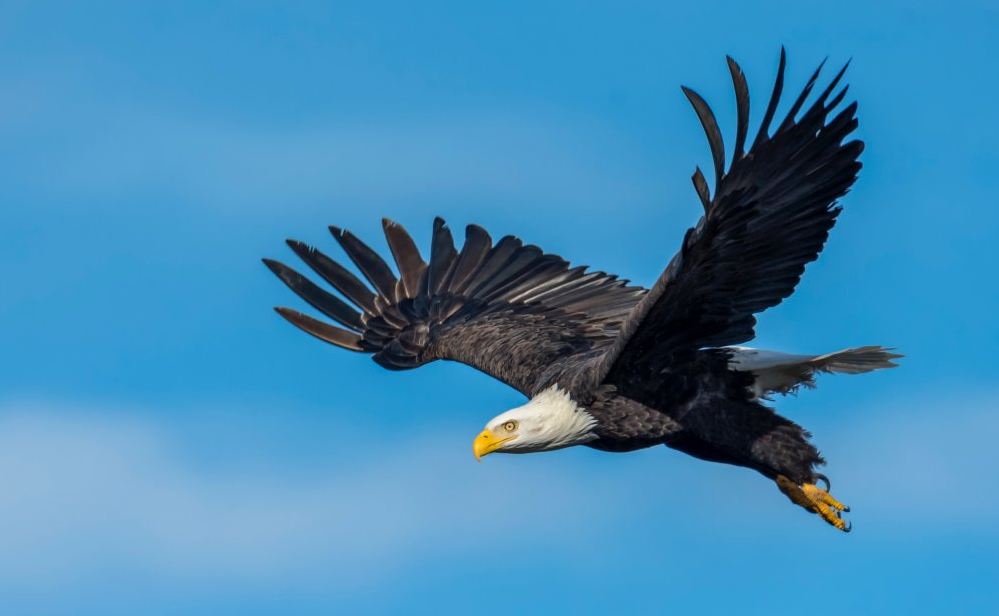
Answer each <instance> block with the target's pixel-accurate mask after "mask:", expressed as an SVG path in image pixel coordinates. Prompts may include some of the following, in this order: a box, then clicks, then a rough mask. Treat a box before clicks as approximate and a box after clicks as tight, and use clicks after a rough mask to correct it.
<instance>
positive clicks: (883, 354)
mask: <svg viewBox="0 0 999 616" xmlns="http://www.w3.org/2000/svg"><path fill="white" fill-rule="evenodd" d="M894 350H895V349H894V348H885V347H882V346H862V347H856V348H853V349H843V350H842V351H836V352H835V353H828V354H826V355H819V356H818V357H816V358H815V359H813V360H812V361H811V362H810V363H811V364H812V365H813V366H815V368H816V369H817V370H821V371H822V372H839V373H842V374H860V373H862V372H870V371H872V370H880V369H882V368H895V367H897V366H898V364H896V363H895V362H893V361H892V360H893V359H898V358H900V357H903V356H902V355H899V354H898V353H892V352H891V351H894Z"/></svg>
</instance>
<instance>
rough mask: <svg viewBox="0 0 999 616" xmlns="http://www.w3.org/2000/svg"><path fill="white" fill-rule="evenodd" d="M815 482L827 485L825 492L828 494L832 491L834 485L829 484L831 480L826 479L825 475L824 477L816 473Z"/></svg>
mask: <svg viewBox="0 0 999 616" xmlns="http://www.w3.org/2000/svg"><path fill="white" fill-rule="evenodd" d="M815 480H816V481H821V482H823V483H824V484H826V487H825V491H826V492H828V491H830V490H832V484H831V483H829V478H828V477H826V476H825V475H823V474H822V473H815Z"/></svg>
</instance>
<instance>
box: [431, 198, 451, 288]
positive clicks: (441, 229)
mask: <svg viewBox="0 0 999 616" xmlns="http://www.w3.org/2000/svg"><path fill="white" fill-rule="evenodd" d="M457 256H458V251H457V250H455V248H454V238H453V237H452V236H451V229H449V228H448V226H447V223H445V222H444V219H443V218H441V217H439V216H438V217H437V218H435V219H434V233H433V237H432V239H431V241H430V266H429V267H428V269H427V294H428V295H429V296H431V297H432V296H434V295H436V294H437V293H438V292H439V291H440V290H441V287H442V285H443V282H444V279H445V278H446V277H447V275H448V273H449V272H450V271H451V266H452V265H453V264H454V260H455V257H457Z"/></svg>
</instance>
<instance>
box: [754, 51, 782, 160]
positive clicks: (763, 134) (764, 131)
mask: <svg viewBox="0 0 999 616" xmlns="http://www.w3.org/2000/svg"><path fill="white" fill-rule="evenodd" d="M785 68H787V52H786V51H785V49H784V46H783V45H781V46H780V62H779V63H778V65H777V79H775V80H774V89H773V92H771V94H770V102H769V103H767V111H766V113H764V114H763V121H762V122H761V123H760V130H759V132H757V133H756V139H754V140H753V145H752V146H750V149H753V148H755V147H756V146H758V145H760V144H761V143H763V142H764V141H766V140H767V139H769V138H770V123H771V122H772V121H773V119H774V114H775V113H777V105H778V103H780V95H781V93H782V92H783V91H784V69H785Z"/></svg>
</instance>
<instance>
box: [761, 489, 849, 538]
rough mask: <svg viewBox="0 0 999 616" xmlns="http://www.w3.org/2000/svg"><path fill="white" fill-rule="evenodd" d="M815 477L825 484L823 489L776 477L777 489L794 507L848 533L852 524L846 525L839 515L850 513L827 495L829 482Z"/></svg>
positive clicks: (845, 507)
mask: <svg viewBox="0 0 999 616" xmlns="http://www.w3.org/2000/svg"><path fill="white" fill-rule="evenodd" d="M816 477H817V478H818V479H821V480H822V481H824V482H825V484H826V487H825V489H823V488H820V487H819V486H817V485H816V484H814V483H803V484H801V485H800V486H799V485H798V484H796V483H794V482H793V481H791V480H790V479H788V478H787V477H785V476H784V475H777V487H778V488H780V491H781V492H783V493H784V494H785V495H787V497H788V498H789V499H791V502H792V503H794V504H795V505H798V506H799V507H802V508H804V509H806V510H808V511H811V512H812V513H817V514H819V517H821V518H822V519H823V520H825V521H826V522H828V523H829V524H832V525H833V526H835V527H836V528H838V529H840V530H841V531H843V532H846V533H848V532H850V528H852V524H851V525H848V524H847V523H846V522H845V521H844V520H843V518H842V517H841V515H840V512H841V511H850V508H849V507H847V506H846V505H844V504H843V503H841V502H839V501H838V500H836V499H835V498H833V497H832V495H830V494H829V480H828V479H826V477H825V476H824V475H816Z"/></svg>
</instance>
